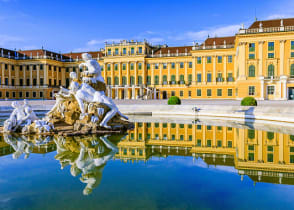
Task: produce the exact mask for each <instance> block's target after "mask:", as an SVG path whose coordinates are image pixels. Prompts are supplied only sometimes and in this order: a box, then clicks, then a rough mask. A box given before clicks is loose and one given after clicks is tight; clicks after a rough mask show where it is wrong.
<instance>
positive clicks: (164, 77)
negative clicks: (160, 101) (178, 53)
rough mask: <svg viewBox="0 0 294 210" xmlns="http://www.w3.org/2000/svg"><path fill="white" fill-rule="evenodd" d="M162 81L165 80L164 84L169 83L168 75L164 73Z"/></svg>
mask: <svg viewBox="0 0 294 210" xmlns="http://www.w3.org/2000/svg"><path fill="white" fill-rule="evenodd" d="M162 82H163V84H164V85H166V84H167V76H166V75H163V77H162Z"/></svg>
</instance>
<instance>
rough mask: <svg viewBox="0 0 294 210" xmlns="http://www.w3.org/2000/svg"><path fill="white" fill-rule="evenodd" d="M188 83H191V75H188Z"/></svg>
mask: <svg viewBox="0 0 294 210" xmlns="http://www.w3.org/2000/svg"><path fill="white" fill-rule="evenodd" d="M188 81H189V82H190V83H191V82H192V74H188Z"/></svg>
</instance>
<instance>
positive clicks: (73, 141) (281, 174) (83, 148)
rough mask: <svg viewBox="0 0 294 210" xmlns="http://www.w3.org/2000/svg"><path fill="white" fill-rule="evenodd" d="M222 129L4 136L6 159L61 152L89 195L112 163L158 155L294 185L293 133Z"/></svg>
mask: <svg viewBox="0 0 294 210" xmlns="http://www.w3.org/2000/svg"><path fill="white" fill-rule="evenodd" d="M220 125H225V124H215V125H204V124H178V123H163V122H135V128H134V130H132V131H129V132H128V135H126V136H117V135H116V136H100V137H99V136H87V137H60V136H23V135H3V136H1V135H0V156H4V155H8V154H12V157H13V158H14V159H18V158H19V157H21V156H22V155H23V156H24V157H25V158H27V157H29V155H30V153H43V154H44V153H48V152H51V151H55V150H56V151H57V154H56V155H55V159H56V160H58V161H59V163H60V165H61V169H63V168H65V167H66V166H69V167H70V172H71V174H72V176H79V177H80V181H81V182H83V183H84V184H85V187H84V191H83V193H84V194H86V195H87V194H90V193H91V192H92V190H93V189H94V188H96V187H97V186H98V185H99V184H100V182H101V179H102V173H103V170H104V166H105V165H106V163H107V161H109V160H110V159H112V158H114V159H120V160H121V161H123V162H130V161H131V162H137V161H145V162H146V161H148V160H149V159H150V158H151V157H155V156H158V157H167V156H190V157H193V160H196V159H201V160H202V161H204V162H205V163H206V164H207V166H209V165H214V166H230V167H234V168H235V169H236V170H237V171H238V173H239V175H240V176H241V180H242V179H243V176H244V175H248V176H249V177H250V178H251V179H252V180H253V181H254V182H269V183H280V184H294V135H291V134H290V133H291V132H289V131H287V132H288V134H284V133H279V132H275V131H277V129H268V131H265V130H253V129H248V127H246V126H239V127H238V126H237V125H236V126H235V127H233V126H232V127H229V126H228V124H226V126H220ZM278 131H280V129H278ZM285 131H286V130H285Z"/></svg>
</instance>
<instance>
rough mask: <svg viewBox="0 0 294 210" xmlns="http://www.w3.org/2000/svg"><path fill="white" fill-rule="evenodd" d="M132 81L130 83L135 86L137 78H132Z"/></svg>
mask: <svg viewBox="0 0 294 210" xmlns="http://www.w3.org/2000/svg"><path fill="white" fill-rule="evenodd" d="M130 79H131V81H130V83H131V85H134V84H135V77H134V76H131V77H130Z"/></svg>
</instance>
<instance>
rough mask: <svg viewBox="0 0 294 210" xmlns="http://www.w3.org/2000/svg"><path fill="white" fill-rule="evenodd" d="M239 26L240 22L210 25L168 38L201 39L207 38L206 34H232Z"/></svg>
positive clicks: (219, 35) (189, 40) (179, 39)
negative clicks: (219, 25) (203, 28)
mask: <svg viewBox="0 0 294 210" xmlns="http://www.w3.org/2000/svg"><path fill="white" fill-rule="evenodd" d="M240 28H241V24H240V25H239V24H235V25H227V26H221V27H210V28H208V29H205V30H201V31H188V32H185V33H183V34H180V35H177V36H169V37H168V38H169V39H170V40H176V41H187V42H192V41H194V40H195V41H203V40H205V39H206V38H207V36H208V35H210V36H211V37H214V36H218V37H221V36H234V35H235V34H236V33H237V32H238V30H239V29H240Z"/></svg>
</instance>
